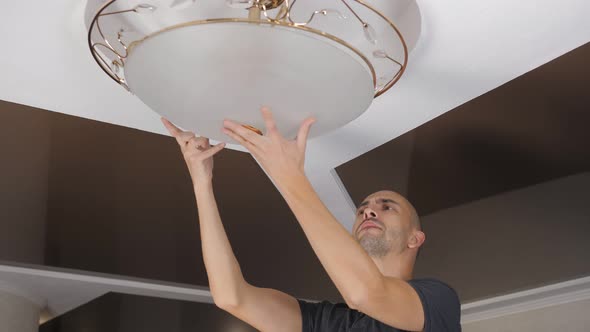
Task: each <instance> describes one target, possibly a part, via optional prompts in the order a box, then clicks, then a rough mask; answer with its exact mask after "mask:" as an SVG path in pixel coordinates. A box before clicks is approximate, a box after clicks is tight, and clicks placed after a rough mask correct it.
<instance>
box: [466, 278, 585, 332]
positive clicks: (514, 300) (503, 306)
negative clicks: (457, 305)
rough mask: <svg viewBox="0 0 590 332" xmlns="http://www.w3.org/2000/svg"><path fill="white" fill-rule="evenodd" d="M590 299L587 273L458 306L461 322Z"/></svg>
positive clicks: (476, 320)
mask: <svg viewBox="0 0 590 332" xmlns="http://www.w3.org/2000/svg"><path fill="white" fill-rule="evenodd" d="M588 299H590V276H588V277H584V278H580V279H574V280H570V281H566V282H561V283H557V284H552V285H548V286H544V287H539V288H534V289H530V290H526V291H521V292H516V293H511V294H507V295H502V296H497V297H493V298H489V299H485V300H481V301H475V302H471V303H467V304H463V305H462V306H461V324H469V323H473V322H478V321H482V320H487V319H492V318H498V317H503V316H508V315H512V314H517V313H521V312H527V311H532V310H536V309H541V308H546V307H551V306H556V305H561V304H566V303H571V302H578V301H583V300H588Z"/></svg>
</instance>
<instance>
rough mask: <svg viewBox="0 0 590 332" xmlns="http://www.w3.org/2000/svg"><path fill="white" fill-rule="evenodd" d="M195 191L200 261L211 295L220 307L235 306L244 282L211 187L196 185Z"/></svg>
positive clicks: (205, 184)
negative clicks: (201, 260)
mask: <svg viewBox="0 0 590 332" xmlns="http://www.w3.org/2000/svg"><path fill="white" fill-rule="evenodd" d="M194 189H195V196H196V199H197V206H198V210H199V224H200V229H201V246H202V251H203V260H204V262H205V268H206V269H207V276H208V278H209V287H210V288H211V294H212V295H213V299H214V300H215V303H216V304H217V305H218V306H220V307H225V306H236V305H237V304H238V302H239V297H240V292H241V290H242V289H243V287H244V286H245V285H246V282H245V280H244V277H243V275H242V271H241V269H240V266H239V264H238V261H237V260H236V257H235V255H234V253H233V251H232V248H231V245H230V243H229V240H228V238H227V235H226V233H225V230H224V228H223V224H222V222H221V217H220V216H219V210H218V208H217V202H216V201H215V195H214V193H213V186H212V184H211V183H203V184H197V185H195V188H194Z"/></svg>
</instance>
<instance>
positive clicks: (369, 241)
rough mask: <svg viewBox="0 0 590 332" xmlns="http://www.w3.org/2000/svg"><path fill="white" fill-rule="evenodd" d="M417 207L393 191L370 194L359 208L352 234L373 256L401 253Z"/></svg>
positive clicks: (408, 235) (410, 230)
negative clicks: (411, 205)
mask: <svg viewBox="0 0 590 332" xmlns="http://www.w3.org/2000/svg"><path fill="white" fill-rule="evenodd" d="M412 211H413V208H411V207H410V204H409V203H408V202H407V200H406V199H405V198H403V197H402V196H401V195H399V194H397V193H395V192H392V191H379V192H376V193H374V194H371V195H369V196H368V197H367V198H366V199H365V200H364V201H363V202H362V203H361V204H360V205H359V206H358V208H357V211H356V219H355V223H354V225H353V228H352V236H353V237H354V238H355V239H356V240H357V241H358V242H359V244H360V245H361V246H362V247H363V248H364V249H365V250H366V251H367V253H368V254H369V255H370V256H373V257H383V256H385V255H386V254H388V253H390V252H395V253H401V252H402V251H403V250H405V248H406V246H407V241H408V239H409V237H410V235H411V234H412V230H413V226H412V222H411V220H412V213H413V212H412Z"/></svg>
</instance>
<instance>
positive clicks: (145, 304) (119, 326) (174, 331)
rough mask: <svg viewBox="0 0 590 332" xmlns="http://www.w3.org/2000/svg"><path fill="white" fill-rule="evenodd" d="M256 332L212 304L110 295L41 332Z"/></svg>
mask: <svg viewBox="0 0 590 332" xmlns="http://www.w3.org/2000/svg"><path fill="white" fill-rule="evenodd" d="M81 331H88V332H113V331H118V332H135V331H141V332H163V331H167V332H195V331H210V332H217V331H227V332H252V331H256V329H254V328H252V327H251V326H250V325H248V324H246V323H243V322H242V321H240V320H239V319H237V318H235V317H233V316H232V315H230V314H228V313H226V312H225V311H222V310H220V309H218V308H217V307H215V306H214V305H212V304H206V303H192V302H185V301H178V300H169V299H160V298H152V297H146V296H136V295H126V294H118V293H109V294H106V295H104V296H101V297H99V298H98V299H96V300H93V301H91V302H89V303H87V304H85V305H83V306H81V307H78V308H76V309H75V310H72V311H70V312H68V313H66V314H64V315H62V316H60V317H58V318H55V319H53V320H51V321H49V322H46V323H44V324H43V325H41V326H40V327H39V332H81Z"/></svg>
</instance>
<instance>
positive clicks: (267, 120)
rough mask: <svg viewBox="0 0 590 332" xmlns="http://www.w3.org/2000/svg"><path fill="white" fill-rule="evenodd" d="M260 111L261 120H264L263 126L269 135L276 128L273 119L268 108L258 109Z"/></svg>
mask: <svg viewBox="0 0 590 332" xmlns="http://www.w3.org/2000/svg"><path fill="white" fill-rule="evenodd" d="M260 111H261V112H262V118H263V119H264V126H265V127H266V132H267V133H270V132H274V131H276V130H277V126H276V123H275V120H274V117H273V116H272V112H271V111H270V108H268V107H263V108H261V109H260Z"/></svg>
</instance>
